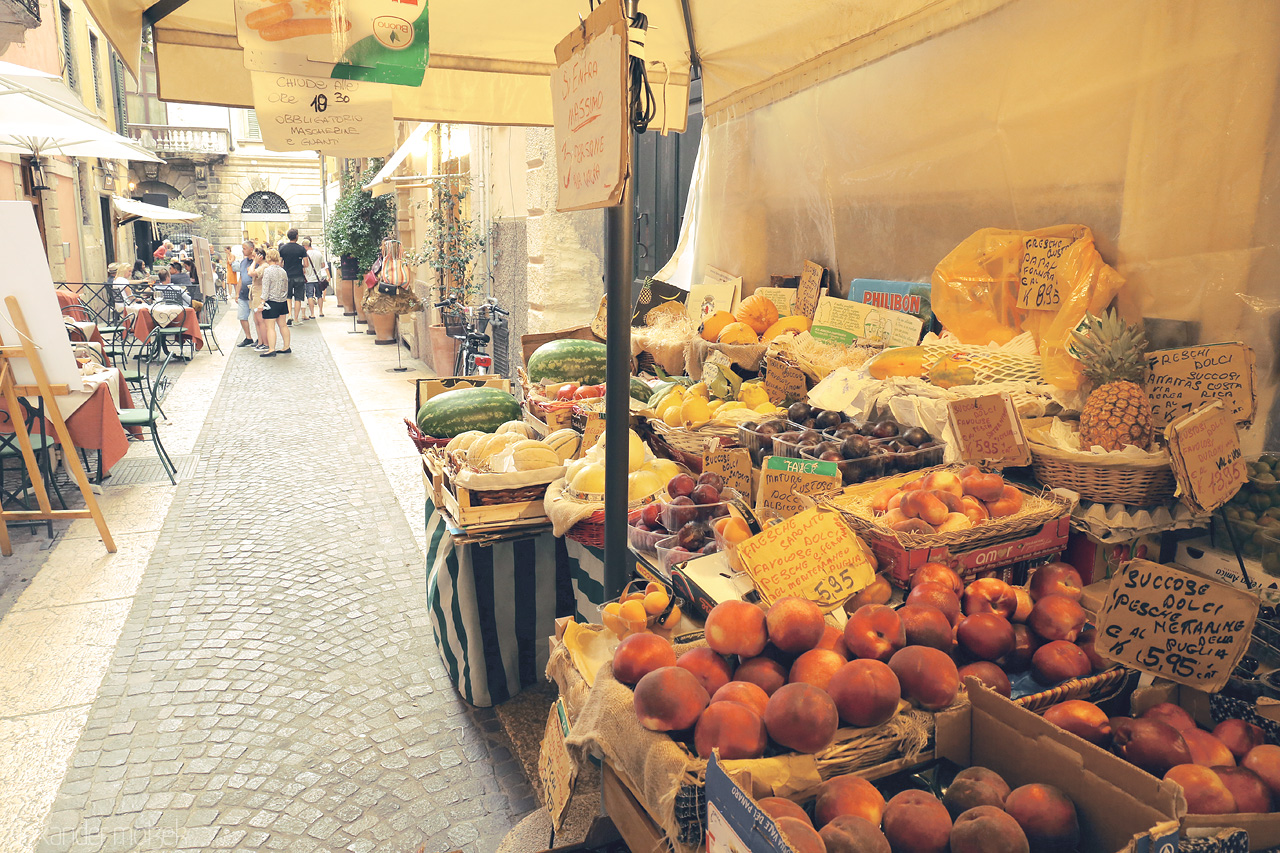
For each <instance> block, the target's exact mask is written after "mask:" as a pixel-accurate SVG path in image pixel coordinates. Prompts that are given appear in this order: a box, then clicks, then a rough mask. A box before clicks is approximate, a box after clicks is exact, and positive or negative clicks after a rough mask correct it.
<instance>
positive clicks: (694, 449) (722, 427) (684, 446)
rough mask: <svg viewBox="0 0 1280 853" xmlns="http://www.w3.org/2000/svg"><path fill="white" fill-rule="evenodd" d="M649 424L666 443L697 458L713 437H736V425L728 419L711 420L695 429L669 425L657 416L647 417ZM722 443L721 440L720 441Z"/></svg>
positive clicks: (704, 450)
mask: <svg viewBox="0 0 1280 853" xmlns="http://www.w3.org/2000/svg"><path fill="white" fill-rule="evenodd" d="M649 424H650V426H652V427H653V431H654V432H656V433H657V434H658V435H660V436H662V437H663V439H665V440H666V442H667V444H668V445H670V446H671V447H673V448H675V449H676V450H679V451H680V452H682V453H688V454H691V455H693V456H697V457H699V458H701V457H702V454H703V453H705V452H706V450H707V442H708V441H710V440H711V439H713V438H719V439H725V438H729V439H735V440H736V439H737V437H738V425H737V423H734V422H730V421H712V422H711V423H709V424H707V425H706V426H701V427H698V428H697V429H689V428H687V427H669V426H667V425H666V424H665V423H663V422H662V421H660V420H658V419H657V418H650V419H649ZM720 443H721V444H724V442H723V441H721V442H720Z"/></svg>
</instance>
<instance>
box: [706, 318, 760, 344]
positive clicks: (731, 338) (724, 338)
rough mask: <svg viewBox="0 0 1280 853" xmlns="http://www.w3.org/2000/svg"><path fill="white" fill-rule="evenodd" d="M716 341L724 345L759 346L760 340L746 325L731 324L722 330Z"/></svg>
mask: <svg viewBox="0 0 1280 853" xmlns="http://www.w3.org/2000/svg"><path fill="white" fill-rule="evenodd" d="M716 341H717V342H718V343H722V344H758V343H760V338H759V336H758V335H756V332H755V329H752V328H751V327H750V326H748V325H747V324H746V323H730V324H729V325H727V326H725V327H724V328H723V329H721V330H720V336H719V337H718V338H716Z"/></svg>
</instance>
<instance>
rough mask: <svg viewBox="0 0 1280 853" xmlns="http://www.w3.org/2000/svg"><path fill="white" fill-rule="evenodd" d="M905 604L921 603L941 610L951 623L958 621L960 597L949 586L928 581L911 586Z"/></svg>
mask: <svg viewBox="0 0 1280 853" xmlns="http://www.w3.org/2000/svg"><path fill="white" fill-rule="evenodd" d="M907 604H923V605H925V606H927V607H936V608H937V609H939V610H941V611H942V613H943V615H944V616H946V617H947V621H949V622H950V623H951V624H952V625H955V624H956V623H957V622H959V621H960V599H958V598H956V594H955V593H954V592H952V591H951V588H950V587H946V586H943V585H942V584H940V583H933V582H932V581H928V582H925V583H922V584H920V585H919V586H915V587H912V589H911V592H909V593H907Z"/></svg>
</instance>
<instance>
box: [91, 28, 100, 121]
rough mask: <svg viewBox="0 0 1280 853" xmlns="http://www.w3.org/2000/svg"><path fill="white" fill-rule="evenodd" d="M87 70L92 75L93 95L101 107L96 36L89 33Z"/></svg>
mask: <svg viewBox="0 0 1280 853" xmlns="http://www.w3.org/2000/svg"><path fill="white" fill-rule="evenodd" d="M89 65H90V66H92V67H91V68H90V69H89V71H90V73H91V74H92V75H93V97H94V98H95V99H96V101H97V104H98V108H99V109H101V108H102V78H101V77H99V76H98V37H97V36H95V35H94V34H93V33H89Z"/></svg>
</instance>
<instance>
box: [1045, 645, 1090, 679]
mask: <svg viewBox="0 0 1280 853" xmlns="http://www.w3.org/2000/svg"><path fill="white" fill-rule="evenodd" d="M1091 671H1092V667H1090V666H1089V658H1088V657H1087V656H1086V655H1085V653H1084V652H1082V651H1081V650H1080V647H1079V646H1077V645H1076V644H1075V643H1069V642H1067V641H1066V640H1054V641H1053V642H1052V643H1045V644H1044V645H1043V646H1041V647H1040V648H1038V649H1036V651H1035V654H1033V655H1032V656H1031V677H1032V678H1034V679H1035V680H1036V681H1038V682H1039V683H1040V684H1043V685H1044V686H1045V687H1049V686H1051V685H1054V684H1060V683H1061V682H1063V681H1069V680H1070V679H1072V678H1083V677H1084V676H1086V675H1088V674H1089V673H1090V672H1091Z"/></svg>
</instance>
